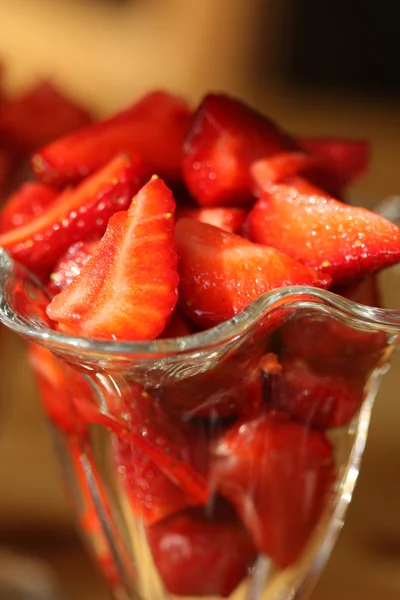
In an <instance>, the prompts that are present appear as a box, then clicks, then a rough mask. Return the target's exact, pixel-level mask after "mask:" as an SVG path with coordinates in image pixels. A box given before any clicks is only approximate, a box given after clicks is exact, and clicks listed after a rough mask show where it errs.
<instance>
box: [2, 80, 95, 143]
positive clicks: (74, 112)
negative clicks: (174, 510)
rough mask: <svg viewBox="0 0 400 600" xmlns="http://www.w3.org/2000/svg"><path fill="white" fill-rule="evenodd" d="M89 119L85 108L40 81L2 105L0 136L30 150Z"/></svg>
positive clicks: (86, 122) (80, 125)
mask: <svg viewBox="0 0 400 600" xmlns="http://www.w3.org/2000/svg"><path fill="white" fill-rule="evenodd" d="M90 122H91V117H90V116H89V114H88V112H87V111H86V110H85V109H83V108H82V107H80V106H78V105H77V104H75V103H73V102H71V100H69V99H67V98H66V97H65V96H64V95H63V94H61V92H60V91H59V90H58V89H57V88H56V87H55V86H54V85H53V84H52V83H51V82H48V81H43V82H40V83H37V84H35V85H34V86H33V87H32V88H31V89H29V90H28V91H27V92H25V93H24V94H23V95H22V96H20V97H19V98H17V99H15V100H9V101H8V102H5V103H4V104H3V105H2V109H1V112H0V135H1V136H2V137H5V138H6V139H7V140H9V141H10V142H11V143H12V145H13V146H14V147H17V148H18V149H20V150H22V151H23V152H31V151H32V150H35V149H37V148H40V147H41V146H43V145H44V144H48V143H49V142H52V141H53V140H55V139H56V138H58V137H59V136H62V135H66V134H68V133H70V132H71V131H74V130H75V129H79V128H80V127H83V126H85V125H87V124H88V123H90Z"/></svg>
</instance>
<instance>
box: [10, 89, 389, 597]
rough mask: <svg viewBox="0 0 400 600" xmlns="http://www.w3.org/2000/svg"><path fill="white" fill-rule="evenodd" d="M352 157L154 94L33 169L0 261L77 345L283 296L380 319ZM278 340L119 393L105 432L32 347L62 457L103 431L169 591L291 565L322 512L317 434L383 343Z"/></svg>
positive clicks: (350, 409)
mask: <svg viewBox="0 0 400 600" xmlns="http://www.w3.org/2000/svg"><path fill="white" fill-rule="evenodd" d="M368 154H369V152H368V145H367V144H366V143H364V142H360V141H351V140H342V139H341V140H339V139H303V138H302V139H299V138H296V137H293V136H291V135H289V134H288V133H286V132H284V131H282V130H281V129H279V128H278V127H277V126H276V125H275V124H274V123H273V122H272V121H270V120H269V119H268V118H267V117H265V116H263V115H262V114H260V113H258V112H256V111H255V110H253V109H252V108H250V107H249V106H247V105H246V104H244V103H242V102H240V101H239V100H236V99H234V98H231V97H229V96H227V95H223V94H209V95H207V96H206V97H205V98H204V99H203V100H202V102H201V103H200V105H199V106H198V107H197V109H196V110H194V111H193V110H192V109H191V108H190V107H189V105H188V104H187V103H186V102H185V101H184V100H182V99H181V98H177V97H175V96H173V95H171V94H168V93H166V92H160V91H156V92H153V93H151V94H149V95H147V96H145V97H144V98H142V99H141V100H139V102H137V103H135V104H134V105H133V106H131V107H130V108H127V109H126V110H125V111H123V112H121V113H119V114H116V115H114V116H112V117H111V118H109V119H106V120H104V121H101V122H96V123H94V124H89V125H86V126H84V127H82V128H81V129H79V130H78V131H77V132H75V133H71V134H69V135H67V136H65V137H61V138H60V139H58V140H57V141H55V142H52V143H50V144H48V145H45V146H44V147H43V148H42V149H41V150H39V151H38V152H35V153H34V154H33V155H32V157H31V166H32V170H33V173H34V174H35V179H34V180H31V181H29V182H27V183H25V184H23V185H22V186H21V187H20V188H19V189H18V190H17V191H16V192H15V194H13V195H12V196H11V197H10V198H9V199H8V201H7V203H6V205H5V207H4V210H3V213H2V215H1V218H0V228H1V233H0V246H2V247H4V248H5V249H6V250H7V251H8V252H9V253H10V255H11V256H12V257H13V258H14V259H16V260H17V261H19V262H20V263H22V264H23V265H25V266H26V267H28V268H29V269H30V270H31V271H33V272H34V273H35V274H36V275H37V276H38V277H39V278H40V279H41V280H42V282H43V283H44V285H45V286H47V288H48V290H49V292H50V293H51V296H52V300H51V301H50V302H49V304H48V306H47V315H48V317H49V320H50V322H51V323H52V324H53V327H54V329H56V330H57V331H60V332H63V333H65V334H69V335H75V336H83V337H85V338H90V339H102V340H115V341H145V340H155V339H159V338H163V339H165V338H173V337H177V336H186V335H190V334H192V333H195V332H198V331H202V330H205V329H208V328H210V327H213V326H215V325H218V324H220V323H223V322H224V321H227V320H228V319H230V318H231V317H234V316H235V315H237V314H238V313H239V312H240V311H241V310H242V309H244V308H245V307H246V306H248V305H249V304H250V303H251V302H253V301H254V300H255V299H257V298H258V297H259V296H261V295H262V294H265V293H266V292H269V291H271V290H274V289H277V288H282V287H286V286H299V285H302V286H314V287H318V288H322V289H330V290H332V291H334V292H336V293H338V294H341V295H343V296H344V297H347V298H350V299H354V300H357V301H360V302H362V303H365V304H370V305H377V304H379V296H378V293H377V285H376V278H375V274H376V273H377V272H378V271H379V270H381V269H383V268H386V267H389V266H391V265H394V264H395V263H397V262H399V261H400V229H399V228H398V227H397V226H396V225H394V224H392V223H391V222H389V221H387V220H385V219H384V218H382V217H381V216H379V215H376V214H374V213H372V212H370V211H368V210H365V209H363V208H355V207H353V206H350V205H348V204H346V203H345V201H344V198H345V193H346V190H347V187H348V186H349V185H350V184H351V183H352V182H353V181H354V180H355V179H356V178H357V177H358V176H360V175H362V173H363V172H365V170H366V169H367V166H368ZM279 325H280V327H279V331H278V332H277V331H275V330H274V331H273V334H274V335H272V336H267V335H266V334H265V332H263V331H261V330H260V331H257V332H254V336H253V338H252V340H251V343H250V342H248V343H247V342H246V343H243V344H242V347H239V348H236V349H235V350H234V351H232V352H231V353H227V355H226V356H224V357H223V359H221V361H220V362H219V363H218V364H217V365H215V366H214V367H212V368H210V369H209V370H205V371H204V372H202V373H198V374H197V375H196V376H193V377H190V376H189V375H188V376H187V377H186V378H182V379H180V380H179V381H178V382H174V383H173V384H172V385H170V384H169V383H168V382H163V384H162V385H161V384H160V385H159V386H155V388H154V389H150V388H149V389H144V388H143V387H142V386H141V385H139V384H138V382H136V381H132V380H131V379H129V377H127V380H126V381H124V385H123V386H122V388H121V390H118V394H117V392H116V391H115V394H114V395H115V397H114V398H113V397H111V398H108V409H109V412H108V413H107V414H106V413H105V412H104V411H103V412H101V411H100V410H99V409H98V406H97V399H96V398H93V390H92V389H91V388H90V386H87V385H86V387H85V385H84V382H83V378H82V377H81V375H80V374H79V373H78V371H76V372H74V370H73V369H70V371H68V392H69V393H67V386H66V383H65V376H66V375H65V370H64V371H63V370H62V369H60V365H59V364H58V363H57V361H56V360H55V358H54V357H53V356H52V354H51V353H50V352H49V351H48V350H47V349H45V348H38V347H35V346H32V347H31V348H30V362H31V365H32V366H33V368H34V371H35V373H36V377H37V380H38V383H39V387H40V390H41V392H42V396H43V401H44V404H45V409H46V412H47V413H48V415H49V416H50V418H51V419H52V420H53V422H54V423H56V425H57V426H58V428H59V429H61V430H62V431H63V432H64V434H65V436H66V439H67V440H68V439H70V440H75V441H76V439H82V440H83V441H84V442H85V441H87V439H88V431H89V428H90V426H91V425H93V424H97V425H101V426H104V427H105V428H107V429H108V430H110V431H112V432H113V434H114V436H113V440H114V442H115V443H114V444H113V452H114V455H113V459H114V465H115V470H116V472H118V477H119V478H120V481H121V482H122V485H121V487H122V489H123V490H124V494H125V496H126V498H127V502H128V505H129V510H130V511H131V513H132V514H133V515H134V517H135V518H137V519H139V520H140V521H141V523H142V524H143V525H144V528H145V531H146V535H147V540H148V542H149V545H150V548H151V552H152V556H153V560H154V564H155V566H156V567H157V570H158V573H159V575H160V577H161V579H162V582H163V583H164V585H165V587H166V589H167V590H168V591H170V592H171V593H174V594H177V595H185V596H188V595H189V596H205V595H221V596H228V595H229V594H230V593H231V592H232V591H233V590H234V589H235V588H236V587H237V586H238V585H239V584H240V583H241V581H242V580H243V579H244V578H245V577H246V576H247V574H248V573H249V572H250V571H251V569H252V568H253V566H254V563H255V561H256V558H257V556H258V555H259V554H263V555H264V556H266V557H268V558H269V559H270V560H271V562H272V564H273V565H274V567H275V568H277V569H285V568H287V567H288V566H290V565H293V563H295V562H296V561H297V560H298V558H299V557H300V556H301V554H302V552H303V550H304V548H305V547H306V545H307V543H308V542H309V540H310V538H311V535H312V533H313V532H314V530H315V529H316V527H317V525H318V523H319V522H320V519H321V517H322V515H323V513H324V510H325V508H326V506H327V504H328V501H329V498H330V497H331V493H332V490H333V489H334V485H335V481H336V478H337V472H338V470H337V466H338V465H337V464H335V460H336V457H335V449H334V448H333V445H332V443H331V441H330V437H329V430H331V429H338V428H342V429H341V431H342V432H345V431H346V427H347V426H348V424H349V423H350V422H351V419H352V418H353V416H354V415H355V414H357V411H358V410H359V409H360V406H361V405H362V402H363V399H364V397H365V385H366V383H367V382H368V378H369V376H370V373H371V371H372V370H373V369H374V368H375V366H376V365H377V364H378V363H379V361H380V358H381V356H382V353H383V350H384V348H385V345H386V338H385V335H384V333H383V332H381V331H377V332H374V331H372V332H367V331H363V330H362V329H357V328H354V329H352V328H351V327H350V326H348V325H346V324H344V323H342V322H340V321H339V320H335V319H333V318H332V319H330V318H329V317H327V316H326V315H325V314H323V313H322V312H321V314H319V313H318V311H315V312H314V313H312V311H311V313H309V314H308V313H307V314H303V313H300V314H293V315H291V318H290V319H289V320H285V319H284V320H283V321H282V323H280V324H279ZM269 333H271V332H269ZM269 337H271V338H272V339H271V340H270V339H267V338H269ZM80 379H81V380H82V381H80ZM106 392H107V390H106ZM106 392H105V393H106ZM107 393H109V394H111V396H112V392H110V390H108V392H107ZM117 395H118V398H117ZM114 405H115V406H114ZM113 406H114V408H110V407H113ZM143 432H144V433H143ZM335 439H337V437H336V438H335ZM75 441H74V443H75ZM71 444H72V442H71ZM339 456H340V453H339ZM95 469H96V467H95V462H94V463H93V472H94V471H95ZM103 558H104V557H103ZM105 560H106V561H107V560H108V557H107V556H106V557H105ZM205 574H206V575H205Z"/></svg>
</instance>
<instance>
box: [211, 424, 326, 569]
mask: <svg viewBox="0 0 400 600" xmlns="http://www.w3.org/2000/svg"><path fill="white" fill-rule="evenodd" d="M334 472H335V471H334V463H333V453H332V445H331V443H330V442H329V440H328V438H327V437H326V436H325V435H324V434H323V433H322V432H319V431H316V430H312V429H308V428H306V427H304V426H303V425H301V424H299V423H293V422H291V421H290V419H289V417H288V416H287V415H283V414H280V413H277V412H276V413H269V414H267V415H264V416H261V417H259V418H257V419H254V420H252V421H247V422H241V423H238V424H237V425H234V426H233V427H232V428H231V429H230V430H229V431H228V432H227V433H226V434H225V435H224V436H222V437H221V439H220V441H219V442H218V444H217V445H216V446H215V449H214V461H213V463H212V466H211V481H214V482H215V484H216V486H217V489H218V490H219V491H220V492H221V493H222V494H223V495H225V496H226V497H227V498H228V499H229V500H230V501H231V502H232V503H233V504H234V505H235V506H236V508H237V510H238V512H239V514H240V516H241V517H242V519H243V522H244V523H245V525H246V527H247V529H248V531H249V532H250V533H251V535H252V537H253V541H254V543H255V544H256V546H257V547H258V548H259V550H260V551H262V552H264V553H265V554H266V555H267V556H269V557H270V558H271V559H272V560H273V561H274V562H275V563H276V564H277V565H278V566H279V567H287V566H288V565H290V564H292V563H293V562H294V561H295V560H296V559H297V558H298V557H299V555H300V553H301V552H302V550H303V549H304V547H305V545H306V544H307V542H308V541H309V539H310V536H311V534H312V533H313V531H314V529H315V526H316V525H317V523H318V521H319V519H320V517H321V514H322V511H323V509H324V507H325V505H326V503H327V500H328V493H329V491H330V489H331V487H332V485H333V482H334Z"/></svg>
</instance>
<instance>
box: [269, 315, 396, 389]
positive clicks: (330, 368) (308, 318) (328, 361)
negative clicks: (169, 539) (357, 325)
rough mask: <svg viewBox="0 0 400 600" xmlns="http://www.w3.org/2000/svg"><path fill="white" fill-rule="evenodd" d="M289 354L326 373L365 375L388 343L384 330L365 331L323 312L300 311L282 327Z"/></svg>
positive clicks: (286, 351)
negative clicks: (309, 312) (301, 312)
mask: <svg viewBox="0 0 400 600" xmlns="http://www.w3.org/2000/svg"><path fill="white" fill-rule="evenodd" d="M279 333H280V338H281V344H282V348H283V349H284V352H285V353H286V354H290V355H291V356H294V357H298V358H301V359H303V360H305V361H309V362H310V363H312V364H313V365H316V367H317V368H320V369H322V370H324V371H325V372H332V373H336V374H340V373H342V374H344V375H346V376H347V375H354V374H355V373H358V374H359V375H360V376H361V377H363V376H365V375H366V374H368V372H369V371H370V370H371V369H373V368H375V367H376V366H377V365H378V364H379V363H380V360H381V358H382V356H383V352H384V349H385V347H386V345H387V342H386V334H385V332H384V331H371V330H367V331H362V330H361V329H353V328H351V327H350V326H349V325H348V324H345V323H342V322H341V321H339V320H336V319H333V318H330V317H329V318H327V317H326V316H324V315H322V314H314V315H312V314H309V315H304V314H299V315H295V316H294V317H292V318H291V319H290V320H289V321H288V322H287V323H285V325H284V326H283V327H282V328H281V330H280V332H279Z"/></svg>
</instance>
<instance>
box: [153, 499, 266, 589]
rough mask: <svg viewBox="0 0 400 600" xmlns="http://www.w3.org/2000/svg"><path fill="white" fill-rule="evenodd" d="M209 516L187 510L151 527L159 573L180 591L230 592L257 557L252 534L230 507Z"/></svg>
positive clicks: (172, 587)
mask: <svg viewBox="0 0 400 600" xmlns="http://www.w3.org/2000/svg"><path fill="white" fill-rule="evenodd" d="M218 513H219V514H217V515H216V516H213V517H211V518H209V517H208V518H207V516H206V515H205V514H204V513H202V512H201V511H198V510H197V511H196V510H193V509H189V510H186V511H183V512H182V513H179V514H176V515H172V516H171V517H169V518H167V519H164V520H163V521H160V522H159V523H157V524H156V525H153V526H152V527H149V528H148V529H147V539H148V542H149V545H150V548H151V551H152V554H153V559H154V562H155V565H156V567H157V569H158V572H159V575H160V576H161V579H162V581H163V583H164V585H165V587H166V588H167V590H168V592H170V593H171V594H176V595H177V596H193V597H199V596H222V597H227V596H229V595H230V594H231V592H233V590H234V589H235V588H236V587H237V586H238V585H239V583H240V582H241V581H242V579H244V578H245V577H246V576H247V574H248V573H249V572H250V569H251V567H252V566H253V564H254V561H255V559H256V557H257V550H256V549H255V547H254V545H253V543H252V541H251V538H250V536H249V535H248V533H247V532H246V531H245V530H244V529H243V526H242V525H241V524H240V523H239V522H238V518H237V516H236V515H235V514H234V513H233V511H232V510H231V508H230V507H229V506H226V505H223V506H221V508H220V510H219V511H218Z"/></svg>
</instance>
